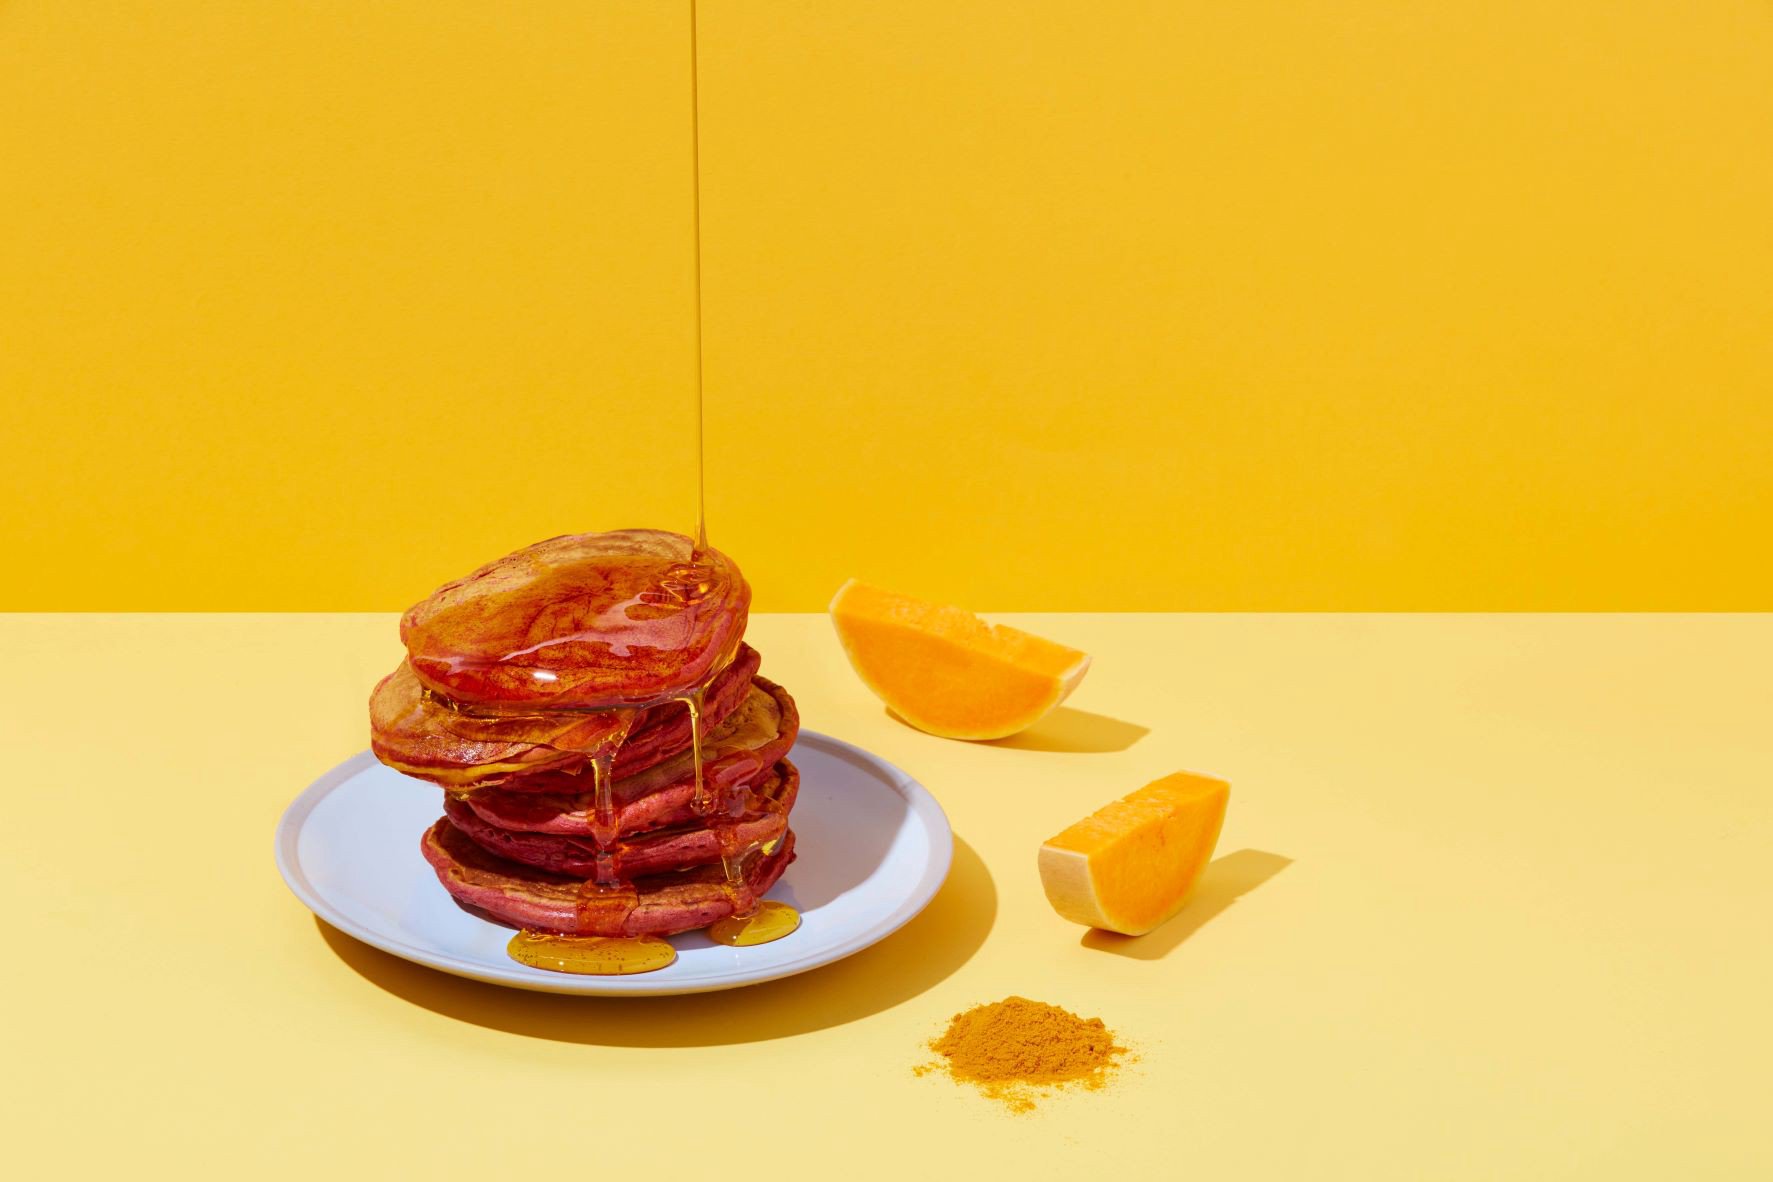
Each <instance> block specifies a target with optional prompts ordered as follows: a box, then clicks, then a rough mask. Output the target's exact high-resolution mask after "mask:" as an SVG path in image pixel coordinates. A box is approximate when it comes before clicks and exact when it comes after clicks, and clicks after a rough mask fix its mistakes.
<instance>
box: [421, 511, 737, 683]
mask: <svg viewBox="0 0 1773 1182" xmlns="http://www.w3.org/2000/svg"><path fill="white" fill-rule="evenodd" d="M750 603H751V589H750V587H749V586H748V585H747V584H746V582H745V579H744V577H743V576H742V575H741V574H740V573H739V568H738V566H737V565H735V564H734V563H733V561H732V560H731V559H729V558H728V557H727V556H726V555H724V554H722V553H721V552H720V551H718V550H714V549H706V548H704V549H697V548H696V547H695V545H694V543H693V542H691V540H690V539H689V538H687V537H685V536H683V535H682V534H676V533H669V532H666V531H664V530H649V529H632V530H616V531H613V532H610V533H597V534H570V535H566V536H563V537H558V538H550V539H548V540H547V541H545V542H538V543H536V544H535V545H533V546H527V547H525V548H524V549H522V550H518V551H516V552H515V553H512V554H508V555H506V556H505V557H503V558H500V559H498V560H496V561H494V562H490V563H488V564H487V565H486V566H483V567H481V568H480V569H479V570H477V571H475V572H474V573H473V574H470V575H468V576H466V577H465V578H461V579H457V580H456V581H455V582H453V583H447V584H445V585H444V586H442V587H440V588H438V589H437V590H436V591H435V592H433V593H432V594H431V596H430V597H429V598H427V599H426V600H424V602H422V603H419V604H417V605H415V606H414V607H412V608H411V609H410V610H408V611H407V613H406V615H405V616H404V617H402V619H401V621H400V638H401V640H402V641H404V642H405V644H406V651H407V659H408V662H409V663H410V664H411V666H412V669H413V672H414V674H415V675H416V676H417V677H418V679H419V681H421V682H422V683H423V684H424V685H426V686H428V687H429V688H431V689H432V690H435V691H436V692H438V693H441V694H443V695H444V696H446V697H448V698H450V699H451V700H452V701H455V702H459V703H464V704H473V705H478V706H481V707H495V708H511V709H523V708H526V707H527V708H539V709H561V708H565V707H597V706H618V705H631V706H643V705H647V704H650V703H653V702H656V701H658V700H660V699H661V698H664V697H667V696H670V695H673V694H678V693H682V692H683V691H685V690H688V689H691V688H693V687H695V686H698V685H701V684H703V683H704V682H705V681H706V680H707V679H708V677H709V675H710V674H711V673H713V672H714V671H715V670H716V669H718V668H719V667H720V664H721V662H722V661H724V660H726V659H727V658H728V656H730V655H731V654H732V653H733V652H735V651H736V650H737V647H738V643H739V638H740V637H741V636H743V635H744V632H745V620H746V614H747V611H748V609H749V607H750Z"/></svg>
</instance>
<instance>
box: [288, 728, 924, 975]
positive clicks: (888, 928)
mask: <svg viewBox="0 0 1773 1182" xmlns="http://www.w3.org/2000/svg"><path fill="white" fill-rule="evenodd" d="M790 754H791V758H792V759H793V760H794V763H795V765H796V766H797V767H799V768H800V794H799V796H798V797H797V798H796V799H795V803H794V815H793V822H792V823H793V828H794V835H795V845H794V852H795V853H796V854H797V855H798V857H797V858H796V859H795V861H794V864H793V865H792V866H790V867H789V868H788V871H787V873H786V874H784V875H783V876H782V878H781V881H779V882H778V883H776V885H775V886H774V887H773V888H772V889H771V890H770V892H769V896H768V897H770V898H773V899H781V900H782V901H783V902H786V903H788V904H790V905H792V906H793V907H795V908H797V909H798V910H799V911H800V916H801V921H800V929H799V930H798V931H796V932H795V933H794V934H793V935H791V936H788V937H787V938H785V939H782V940H777V941H775V942H774V943H771V944H760V945H757V946H756V947H753V948H727V947H725V946H723V945H719V944H715V943H714V942H713V941H711V940H709V939H708V938H707V937H706V936H704V935H702V934H701V933H700V932H687V933H685V934H684V935H681V936H673V937H671V943H672V944H674V945H676V946H677V962H676V963H675V964H673V965H671V966H670V967H669V968H664V969H660V970H658V971H657V972H652V973H643V974H638V975H635V976H631V977H582V976H574V975H571V974H567V973H551V972H548V971H546V970H544V969H532V968H530V967H528V966H527V965H521V964H518V963H517V962H516V961H513V960H512V959H511V958H510V957H508V956H506V955H505V945H506V943H507V942H509V940H510V939H511V931H510V929H509V928H503V927H499V926H498V925H497V924H492V923H488V922H487V921H486V920H483V919H477V918H475V917H474V916H472V915H469V914H468V913H467V912H465V911H463V910H462V909H461V908H459V907H457V906H456V905H455V902H454V901H453V900H452V899H451V898H450V897H449V895H448V894H446V893H445V892H444V890H443V887H442V886H440V885H439V884H438V882H437V876H436V874H434V873H433V872H432V870H431V867H430V865H429V864H428V863H427V862H426V861H425V859H424V858H423V857H421V856H420V854H419V835H420V834H421V833H423V832H424V831H425V830H426V829H427V828H429V827H430V826H431V824H432V823H433V822H435V821H436V820H437V818H438V816H439V815H440V813H441V811H442V809H441V799H440V798H441V793H440V792H439V790H438V788H437V787H436V786H435V785H432V784H427V783H425V782H424V781H422V780H415V779H412V778H411V777H409V776H403V775H401V774H400V773H399V772H396V771H394V770H393V769H391V768H386V767H383V766H382V765H381V764H380V763H377V762H376V760H375V757H374V756H372V755H371V754H370V753H369V752H367V751H364V752H362V753H360V754H358V755H355V756H352V757H351V758H350V759H348V760H346V761H345V762H344V763H341V764H340V765H339V766H338V767H336V768H334V769H333V770H332V771H330V772H328V773H326V775H324V776H322V777H320V779H318V780H316V781H315V782H314V783H313V784H312V785H311V786H310V787H309V788H308V790H307V791H306V792H304V793H302V794H301V795H300V796H299V797H297V798H296V800H295V803H293V804H291V805H290V806H289V808H288V810H287V811H286V812H285V813H284V814H283V820H282V821H281V822H279V823H278V826H277V869H278V870H279V871H281V872H282V874H283V881H285V882H287V883H288V884H289V889H290V890H292V891H294V892H295V893H296V897H297V898H298V899H300V900H301V901H302V902H303V903H306V904H307V905H308V907H309V909H310V910H312V911H313V912H314V914H315V915H318V916H319V917H320V918H321V919H324V920H325V921H326V922H327V923H330V924H331V925H333V926H334V927H336V928H338V929H339V930H340V931H343V932H346V933H348V934H350V935H352V936H355V937H357V939H359V940H362V941H363V942H364V943H366V944H373V945H375V946H376V947H377V948H380V949H382V950H383V951H385V952H392V953H393V954H394V955H395V956H402V957H405V958H406V959H407V960H411V961H416V962H417V963H419V964H422V965H429V966H431V967H432V968H435V969H442V970H443V971H444V972H446V973H455V974H457V975H459V976H463V977H473V978H475V979H476V980H480V981H491V982H493V983H494V984H497V985H515V986H517V987H519V988H521V989H541V990H546V991H547V992H550V993H586V994H604V995H611V996H635V995H643V994H655V995H656V994H666V993H703V992H706V991H708V990H712V989H731V988H734V987H735V986H738V985H751V984H755V983H756V982H759V981H770V980H774V979H775V978H777V977H787V976H791V975H793V974H794V973H804V972H805V971H806V970H808V969H815V968H818V967H819V966H820V965H826V964H830V963H831V962H832V961H834V960H841V959H843V958H844V957H846V956H849V955H850V954H852V953H855V952H860V951H861V950H862V949H864V948H866V947H868V946H869V945H870V944H874V943H876V942H878V941H880V940H882V939H885V938H886V937H887V936H890V935H891V934H892V933H893V932H895V931H897V930H898V929H899V928H901V927H903V926H904V925H905V924H906V923H908V922H910V920H911V918H912V917H913V916H915V915H916V914H917V913H918V912H919V911H922V910H923V909H924V906H925V905H926V904H927V903H928V902H929V901H930V900H931V899H933V898H934V897H935V895H936V891H937V890H938V889H940V888H941V886H942V880H943V879H945V878H946V877H947V876H948V864H949V861H950V860H951V858H952V857H953V852H954V838H953V835H952V833H951V832H950V831H949V828H948V818H947V817H946V816H944V815H943V813H942V806H941V805H939V804H937V803H936V800H935V798H934V797H933V796H931V795H930V794H929V792H928V791H926V790H925V789H924V787H923V785H921V784H919V783H918V782H917V781H916V780H913V779H912V778H911V777H910V776H908V775H906V774H905V773H904V772H902V771H900V770H899V769H898V768H896V767H894V766H893V765H892V764H890V763H887V762H886V761H885V760H883V759H880V758H878V757H877V756H874V755H870V754H869V753H868V752H866V751H863V750H862V749H861V748H859V747H853V746H851V745H850V744H848V743H845V742H842V741H841V740H838V739H833V738H830V737H829V736H827V735H821V734H818V733H817V732H813V731H801V732H800V737H799V740H798V741H797V742H796V743H795V744H794V750H793V751H792V752H791V753H790Z"/></svg>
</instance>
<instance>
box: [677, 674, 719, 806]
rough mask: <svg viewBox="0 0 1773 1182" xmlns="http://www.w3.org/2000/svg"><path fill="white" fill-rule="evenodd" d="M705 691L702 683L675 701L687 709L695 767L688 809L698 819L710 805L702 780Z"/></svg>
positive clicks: (705, 688)
mask: <svg viewBox="0 0 1773 1182" xmlns="http://www.w3.org/2000/svg"><path fill="white" fill-rule="evenodd" d="M723 668H724V666H723ZM707 689H708V686H707V683H704V684H702V685H698V686H697V687H696V688H695V689H693V690H691V691H690V692H689V693H687V694H685V695H684V696H683V697H681V698H679V699H677V700H678V701H680V702H682V703H683V704H684V705H685V706H686V707H688V708H689V720H690V753H691V755H692V757H693V758H694V760H695V765H696V795H695V800H694V801H693V803H692V804H691V806H690V807H691V808H693V809H694V810H695V813H696V816H698V817H703V816H706V815H707V814H708V808H709V805H710V804H711V803H712V802H711V801H710V800H709V799H708V785H707V783H706V781H704V779H703V778H702V705H703V699H704V696H705V695H706V693H707Z"/></svg>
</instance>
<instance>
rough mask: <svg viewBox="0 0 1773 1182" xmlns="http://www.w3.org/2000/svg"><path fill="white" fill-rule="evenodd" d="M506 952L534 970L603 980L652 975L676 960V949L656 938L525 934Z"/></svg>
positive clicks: (509, 946)
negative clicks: (604, 978) (640, 974)
mask: <svg viewBox="0 0 1773 1182" xmlns="http://www.w3.org/2000/svg"><path fill="white" fill-rule="evenodd" d="M505 951H506V952H507V953H509V954H510V957H511V959H512V960H514V961H516V962H517V963H519V964H526V965H528V966H530V967H531V968H533V969H548V970H550V971H552V972H556V973H584V974H587V975H591V976H601V977H622V976H629V975H631V974H634V973H650V972H654V971H656V970H658V969H662V968H665V967H667V966H668V965H670V964H672V963H673V962H674V961H676V959H677V949H675V948H673V947H672V946H671V945H670V944H668V943H666V942H665V941H664V940H661V939H659V938H658V937H657V936H633V937H629V938H612V937H608V936H557V935H555V934H553V933H552V932H532V931H528V930H525V931H521V932H518V933H517V934H516V935H515V936H512V937H511V942H510V943H509V944H507V945H506V946H505Z"/></svg>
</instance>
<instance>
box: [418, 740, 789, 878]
mask: <svg viewBox="0 0 1773 1182" xmlns="http://www.w3.org/2000/svg"><path fill="white" fill-rule="evenodd" d="M799 788H800V772H799V771H798V770H797V769H796V768H795V766H794V765H793V764H792V763H790V762H789V761H788V760H786V759H784V760H782V761H781V762H780V763H778V764H776V765H775V767H773V768H771V769H770V770H769V771H767V772H765V773H764V774H763V775H762V776H760V777H758V779H757V780H756V781H755V782H753V783H750V784H747V785H745V787H744V788H743V790H741V791H739V792H737V793H736V794H735V797H736V799H734V800H733V801H732V802H731V804H730V805H729V807H728V809H727V810H726V811H722V812H720V813H717V814H714V815H711V816H708V817H706V818H698V819H697V821H696V822H695V823H693V824H691V825H688V826H684V827H681V828H672V829H656V830H653V831H651V832H648V833H644V834H640V835H637V836H634V837H631V838H628V839H623V840H618V841H617V842H615V844H614V845H612V846H611V847H610V848H609V849H608V850H607V851H604V852H607V853H608V855H609V857H610V860H611V864H612V867H613V869H614V871H615V873H616V874H617V875H618V876H620V877H622V878H634V877H637V876H640V875H646V874H657V873H661V872H663V871H666V870H681V869H684V868H685V867H688V866H701V865H707V864H710V863H713V862H718V861H720V860H721V859H722V858H723V857H734V856H736V855H738V854H742V853H746V852H749V851H751V850H754V849H758V848H760V847H763V846H767V845H769V844H770V843H771V842H774V841H776V840H777V839H779V838H780V837H781V836H782V834H783V833H784V832H785V831H786V830H787V828H788V813H789V811H790V810H791V809H793V807H794V798H795V795H796V793H797V792H798V791H799ZM444 815H445V816H447V817H448V818H449V820H450V823H451V824H453V825H454V826H455V827H456V828H457V829H459V830H461V831H462V832H463V833H465V834H467V835H468V836H469V837H470V838H472V839H473V841H474V842H475V844H477V845H479V846H480V847H481V848H482V849H485V850H486V851H487V852H488V853H492V854H496V855H498V856H499V857H501V858H508V859H510V860H511V861H513V862H522V863H523V864H524V865H526V866H535V867H537V868H538V869H542V870H551V871H553V872H554V873H556V874H565V875H570V876H572V877H575V878H588V877H591V876H592V875H593V874H595V873H596V869H597V861H598V854H599V851H598V848H597V846H596V845H595V844H594V843H593V842H592V841H591V839H590V838H587V837H562V836H559V835H556V834H552V833H526V832H523V831H521V830H512V829H501V828H499V827H498V826H496V825H490V824H488V823H487V822H486V821H485V820H483V819H482V818H481V817H480V815H479V814H478V813H476V812H475V811H474V810H473V809H471V808H469V807H468V805H467V804H466V803H464V802H463V801H460V800H453V799H451V800H446V801H445V803H444Z"/></svg>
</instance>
